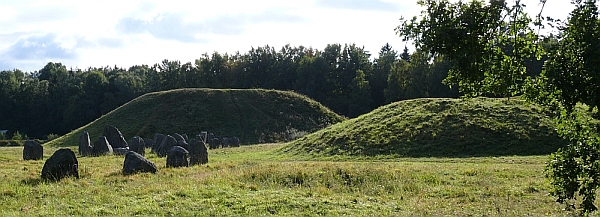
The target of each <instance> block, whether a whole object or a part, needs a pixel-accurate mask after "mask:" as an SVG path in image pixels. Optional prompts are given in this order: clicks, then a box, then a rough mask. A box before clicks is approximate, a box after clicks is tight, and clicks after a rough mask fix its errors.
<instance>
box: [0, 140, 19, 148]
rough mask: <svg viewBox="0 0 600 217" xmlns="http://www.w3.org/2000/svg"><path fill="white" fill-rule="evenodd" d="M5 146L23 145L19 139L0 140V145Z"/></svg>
mask: <svg viewBox="0 0 600 217" xmlns="http://www.w3.org/2000/svg"><path fill="white" fill-rule="evenodd" d="M5 146H23V141H21V140H0V147H5Z"/></svg>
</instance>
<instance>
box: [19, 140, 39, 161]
mask: <svg viewBox="0 0 600 217" xmlns="http://www.w3.org/2000/svg"><path fill="white" fill-rule="evenodd" d="M43 156H44V147H43V146H42V145H40V143H37V142H35V141H32V140H27V141H25V145H24V146H23V160H40V159H42V157H43Z"/></svg>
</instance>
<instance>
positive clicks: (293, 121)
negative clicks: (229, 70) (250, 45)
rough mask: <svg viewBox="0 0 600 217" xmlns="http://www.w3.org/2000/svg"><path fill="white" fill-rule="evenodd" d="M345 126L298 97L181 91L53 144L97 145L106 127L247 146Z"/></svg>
mask: <svg viewBox="0 0 600 217" xmlns="http://www.w3.org/2000/svg"><path fill="white" fill-rule="evenodd" d="M342 120H343V117H341V116H339V115H337V114H335V113H334V112H332V111H330V110H329V109H327V108H326V107H324V106H322V105H321V104H319V103H318V102H316V101H314V100H312V99H310V98H308V97H305V96H302V95H300V94H296V93H293V92H286V91H276V90H262V89H244V90H241V89H178V90H171V91H163V92H155V93H149V94H145V95H143V96H140V97H138V98H136V99H134V100H132V101H130V102H128V103H126V104H124V105H123V106H120V107H119V108H117V109H115V110H113V111H111V112H110V113H108V114H106V115H103V116H102V117H100V118H99V119H97V120H95V121H93V122H91V123H89V124H87V125H85V126H83V127H81V128H79V129H76V130H74V131H72V132H70V133H68V134H66V135H65V136H62V137H60V138H57V139H55V140H53V141H51V142H50V145H60V146H75V145H77V144H78V138H79V136H80V135H81V133H82V132H83V131H88V132H89V133H90V137H91V139H92V142H93V141H94V140H96V139H97V138H98V137H100V136H101V135H102V132H103V130H104V127H105V126H106V125H113V126H115V127H117V128H118V129H119V130H120V131H121V133H122V134H123V136H124V137H125V138H126V139H127V140H130V139H131V138H132V137H133V136H142V137H143V138H152V137H153V136H154V134H156V133H162V134H173V133H187V134H188V135H190V136H191V135H195V134H198V133H200V132H201V131H208V132H211V133H214V134H215V136H217V137H234V136H236V137H238V138H239V139H240V140H241V142H242V143H245V144H248V143H262V142H280V141H289V140H291V139H294V138H296V137H298V136H301V135H302V134H305V133H311V132H314V131H317V130H319V129H322V128H324V127H326V126H328V125H330V124H334V123H337V122H340V121H342Z"/></svg>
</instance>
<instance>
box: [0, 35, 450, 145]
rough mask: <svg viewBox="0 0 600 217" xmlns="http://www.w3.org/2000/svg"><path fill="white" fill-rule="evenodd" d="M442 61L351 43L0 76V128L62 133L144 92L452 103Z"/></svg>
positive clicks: (340, 102)
mask: <svg viewBox="0 0 600 217" xmlns="http://www.w3.org/2000/svg"><path fill="white" fill-rule="evenodd" d="M448 69H449V63H448V62H447V61H446V60H445V59H444V58H443V57H437V58H435V59H434V61H429V58H428V54H426V53H420V52H414V53H412V54H409V52H408V49H406V48H405V49H404V51H403V52H402V53H399V52H398V51H396V50H394V49H392V47H391V46H390V45H389V44H386V45H385V46H383V47H382V48H381V50H380V51H379V55H378V57H377V58H375V59H371V56H370V54H369V52H367V51H365V50H364V48H362V47H358V46H356V45H354V44H351V45H344V46H342V45H341V44H330V45H327V47H325V49H323V50H317V49H313V48H306V47H302V46H300V47H291V46H289V45H287V46H284V47H282V48H281V49H279V50H275V48H273V47H270V46H264V47H258V48H252V49H251V50H250V51H248V52H247V53H245V54H240V53H239V52H238V53H236V54H220V53H218V52H215V53H212V54H203V55H202V56H201V57H200V58H199V59H197V60H195V61H194V63H191V62H187V63H181V62H180V61H176V60H164V61H162V62H161V63H157V64H154V65H152V66H148V65H136V66H132V67H130V68H128V69H124V68H119V67H116V66H115V67H108V66H107V67H100V68H91V67H90V68H87V69H83V70H82V69H72V68H71V69H68V68H67V67H66V66H64V65H62V64H61V63H52V62H50V63H48V64H47V65H46V66H45V67H44V68H42V69H41V70H39V71H35V72H22V71H20V70H18V69H15V70H11V71H2V72H0V130H1V129H6V130H10V131H11V132H15V131H19V132H21V133H22V134H27V135H28V136H30V137H34V138H43V137H45V136H47V135H49V134H59V135H62V134H65V133H67V132H69V131H71V130H73V129H76V128H78V127H80V126H83V125H84V124H87V123H89V122H91V121H93V120H94V119H96V118H98V117H100V116H101V115H102V114H105V113H107V112H109V111H111V110H113V109H115V108H117V107H118V106H120V105H122V104H124V103H126V102H128V101H130V100H132V99H133V98H135V97H137V96H140V95H142V94H144V93H148V92H154V91H162V90H169V89H176V88H191V87H206V88H264V89H278V90H293V91H295V92H298V93H302V94H305V95H307V96H309V97H311V98H313V99H315V100H317V101H319V102H321V103H322V104H324V105H325V106H327V107H329V108H331V109H332V110H334V111H335V112H337V113H339V114H342V115H345V116H348V117H356V116H358V115H360V114H363V113H366V112H369V111H371V110H372V109H374V108H376V107H379V106H381V105H384V104H387V103H389V102H393V101H398V100H404V99H412V98H420V97H458V96H459V93H458V90H456V89H450V88H449V87H448V86H446V85H443V84H442V80H443V79H444V78H445V77H446V75H447V72H448Z"/></svg>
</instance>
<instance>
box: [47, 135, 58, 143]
mask: <svg viewBox="0 0 600 217" xmlns="http://www.w3.org/2000/svg"><path fill="white" fill-rule="evenodd" d="M58 137H60V136H58V135H56V134H52V133H51V134H50V135H47V136H46V141H48V142H49V141H52V140H54V139H56V138H58Z"/></svg>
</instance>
